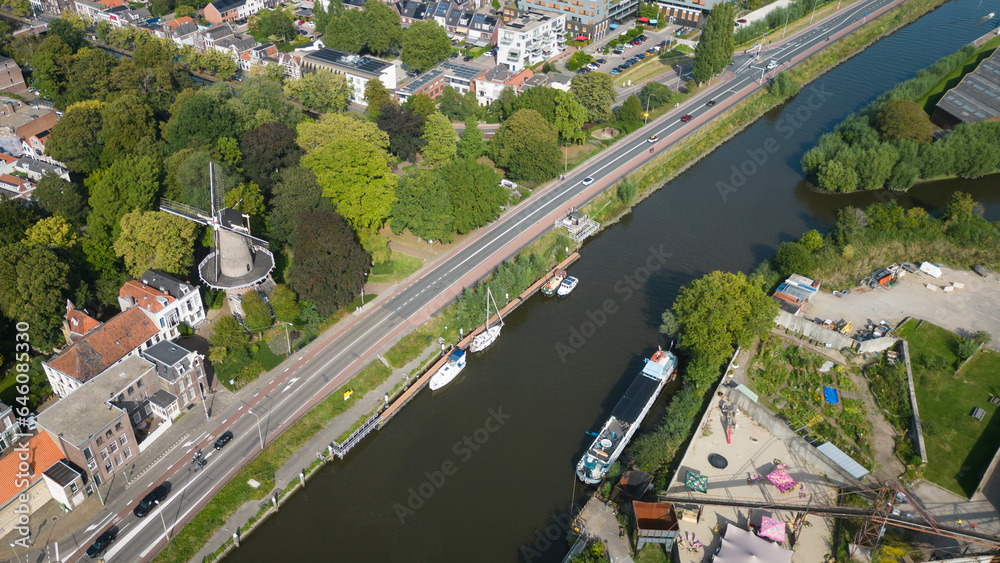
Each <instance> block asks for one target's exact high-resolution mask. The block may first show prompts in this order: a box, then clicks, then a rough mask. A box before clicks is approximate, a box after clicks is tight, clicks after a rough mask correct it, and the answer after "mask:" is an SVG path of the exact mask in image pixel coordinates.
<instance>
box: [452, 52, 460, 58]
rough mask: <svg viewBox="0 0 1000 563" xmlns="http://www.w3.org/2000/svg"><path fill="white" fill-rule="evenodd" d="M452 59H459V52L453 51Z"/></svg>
mask: <svg viewBox="0 0 1000 563" xmlns="http://www.w3.org/2000/svg"><path fill="white" fill-rule="evenodd" d="M451 58H453V59H457V58H458V51H452V52H451Z"/></svg>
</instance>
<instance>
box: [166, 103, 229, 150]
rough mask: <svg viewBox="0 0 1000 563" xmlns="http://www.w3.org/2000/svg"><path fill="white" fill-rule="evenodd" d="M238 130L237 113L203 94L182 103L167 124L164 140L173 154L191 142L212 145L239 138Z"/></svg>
mask: <svg viewBox="0 0 1000 563" xmlns="http://www.w3.org/2000/svg"><path fill="white" fill-rule="evenodd" d="M241 129H242V124H241V123H240V120H239V119H238V118H237V114H236V112H235V111H233V109H231V108H230V106H229V105H227V104H223V103H219V100H218V99H214V98H213V97H212V96H211V95H209V94H207V93H205V91H204V90H202V91H200V92H198V93H197V94H195V95H194V96H192V97H191V98H189V99H188V100H187V101H185V102H184V103H183V105H182V106H181V107H180V110H179V111H178V112H177V115H176V116H174V117H173V118H172V119H171V120H170V121H169V122H168V123H167V128H166V131H165V132H164V133H165V134H164V137H166V139H167V142H168V143H169V145H170V147H171V149H172V150H178V149H181V148H183V147H186V146H188V145H189V144H190V143H191V141H192V140H193V139H200V140H201V141H202V142H204V143H207V144H209V145H212V144H214V143H215V141H216V140H217V139H218V138H219V137H239V136H240V135H241Z"/></svg>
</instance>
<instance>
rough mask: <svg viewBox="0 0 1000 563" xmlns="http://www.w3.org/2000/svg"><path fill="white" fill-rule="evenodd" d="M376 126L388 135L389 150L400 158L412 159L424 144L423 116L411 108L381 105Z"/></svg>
mask: <svg viewBox="0 0 1000 563" xmlns="http://www.w3.org/2000/svg"><path fill="white" fill-rule="evenodd" d="M378 127H379V129H381V130H383V131H385V132H386V134H387V135H388V136H389V152H391V153H392V154H394V155H395V156H397V157H399V158H400V159H401V160H409V161H413V158H414V157H415V156H416V154H417V152H419V151H420V150H421V149H422V148H423V146H424V139H423V134H424V118H423V117H421V116H420V115H419V114H418V113H417V112H415V111H413V109H412V108H408V107H406V106H397V105H392V104H387V105H383V106H382V108H381V109H380V111H379V118H378Z"/></svg>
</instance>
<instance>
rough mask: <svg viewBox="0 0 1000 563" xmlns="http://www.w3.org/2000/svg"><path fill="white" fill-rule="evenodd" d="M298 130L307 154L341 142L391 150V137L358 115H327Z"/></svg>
mask: <svg viewBox="0 0 1000 563" xmlns="http://www.w3.org/2000/svg"><path fill="white" fill-rule="evenodd" d="M368 82H369V83H371V82H372V81H371V80H369V81H368ZM296 129H297V131H298V139H297V142H298V144H299V146H300V147H302V148H303V149H304V150H305V151H306V152H307V153H309V152H313V151H315V150H317V149H319V148H321V147H323V146H325V145H328V144H330V143H333V142H336V141H341V140H348V141H351V140H357V141H363V142H366V143H369V144H371V145H374V146H376V147H378V148H380V149H383V150H389V135H388V134H386V132H385V131H383V130H381V129H379V127H378V125H376V124H374V123H372V122H370V121H366V120H365V119H364V118H363V117H361V116H358V115H357V114H351V113H347V114H340V113H326V114H323V115H322V116H321V117H320V118H319V120H318V121H313V122H302V123H300V124H299V125H298V127H296Z"/></svg>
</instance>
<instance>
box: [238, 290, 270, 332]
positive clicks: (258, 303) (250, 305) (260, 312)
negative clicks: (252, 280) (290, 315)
mask: <svg viewBox="0 0 1000 563" xmlns="http://www.w3.org/2000/svg"><path fill="white" fill-rule="evenodd" d="M240 306H241V307H242V308H243V322H245V323H246V324H247V328H249V329H250V330H252V331H257V330H263V329H265V328H270V327H271V325H273V324H274V321H273V320H272V319H271V307H270V306H269V305H268V304H267V303H264V300H263V299H261V297H260V294H259V293H257V292H256V291H255V290H250V291H248V292H246V293H244V294H243V295H242V296H241V301H240Z"/></svg>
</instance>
